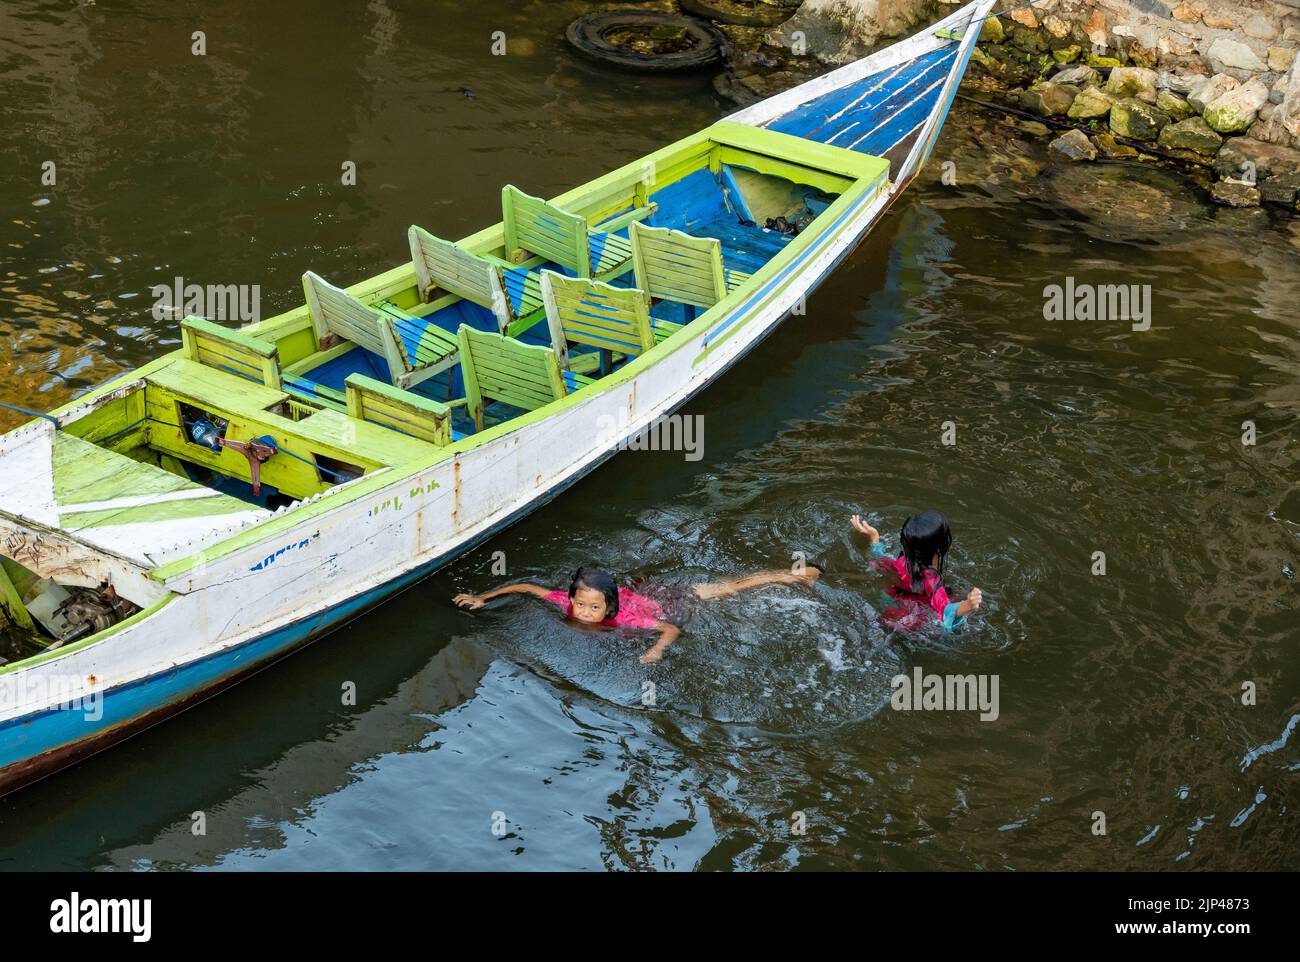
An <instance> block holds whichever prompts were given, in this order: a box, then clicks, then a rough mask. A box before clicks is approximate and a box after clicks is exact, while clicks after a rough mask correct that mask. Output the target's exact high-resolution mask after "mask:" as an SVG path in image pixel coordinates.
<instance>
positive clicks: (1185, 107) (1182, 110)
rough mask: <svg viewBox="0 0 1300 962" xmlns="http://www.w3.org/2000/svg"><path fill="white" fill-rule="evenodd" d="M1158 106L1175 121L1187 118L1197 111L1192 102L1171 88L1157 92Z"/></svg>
mask: <svg viewBox="0 0 1300 962" xmlns="http://www.w3.org/2000/svg"><path fill="white" fill-rule="evenodd" d="M1156 106H1157V107H1159V108H1160V109H1161V110H1163V111H1164V112H1165V113H1167V114H1168V115H1169V116H1170V117H1172V118H1173V119H1174V120H1175V121H1178V120H1186V119H1187V118H1188V117H1190V116H1192V115H1193V114H1195V113H1196V111H1195V110H1193V109H1192V105H1191V104H1189V103H1188V102H1187V101H1186V100H1184V99H1183V98H1182V97H1180V96H1178V94H1176V93H1174V92H1173V91H1171V90H1161V91H1160V92H1159V93H1157V94H1156Z"/></svg>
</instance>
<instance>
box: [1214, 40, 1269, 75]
mask: <svg viewBox="0 0 1300 962" xmlns="http://www.w3.org/2000/svg"><path fill="white" fill-rule="evenodd" d="M1205 55H1206V56H1207V57H1209V59H1210V66H1212V67H1213V68H1214V70H1215V72H1216V73H1222V72H1223V71H1224V70H1248V71H1250V72H1251V73H1259V72H1260V71H1261V70H1267V69H1268V64H1266V63H1264V61H1262V60H1260V59H1259V56H1258V55H1257V54H1256V53H1255V51H1253V50H1251V49H1250V47H1248V46H1246V45H1245V44H1244V43H1242V42H1241V41H1240V40H1235V39H1233V38H1232V37H1219V38H1218V39H1217V40H1215V41H1214V43H1212V44H1210V49H1209V50H1207V51H1206V54H1205Z"/></svg>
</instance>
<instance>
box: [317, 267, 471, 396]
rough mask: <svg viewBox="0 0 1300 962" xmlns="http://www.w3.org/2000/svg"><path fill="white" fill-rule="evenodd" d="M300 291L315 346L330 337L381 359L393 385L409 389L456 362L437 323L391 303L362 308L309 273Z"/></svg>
mask: <svg viewBox="0 0 1300 962" xmlns="http://www.w3.org/2000/svg"><path fill="white" fill-rule="evenodd" d="M302 286H303V290H304V291H305V292H306V295H307V308H308V310H309V311H310V312H311V322H312V326H313V327H314V328H315V330H316V343H317V344H318V345H320V346H322V347H324V346H325V342H326V339H327V338H328V337H329V335H331V334H333V335H335V336H337V337H341V338H343V339H344V340H347V341H351V342H352V343H353V344H356V345H358V346H360V347H362V348H364V349H365V350H367V351H369V352H370V353H372V354H376V355H378V356H380V357H382V358H383V359H384V360H385V361H386V362H387V363H388V371H389V374H390V375H391V377H392V381H393V384H394V385H395V386H397V387H400V388H408V387H411V386H412V385H414V384H418V383H420V382H421V381H423V380H424V379H425V378H428V377H432V376H433V375H435V374H438V373H441V372H442V371H445V370H447V368H449V367H451V366H453V365H454V364H455V363H456V351H457V350H458V347H459V344H458V342H457V340H456V337H455V336H454V335H453V334H451V333H450V332H448V331H445V330H443V329H442V328H441V327H439V326H438V325H437V324H436V323H434V322H432V321H430V320H427V319H425V318H420V317H413V316H412V315H410V314H407V313H406V312H405V311H402V310H399V309H398V308H396V307H394V306H393V305H391V304H387V303H383V304H379V305H370V304H365V303H363V302H361V301H359V300H358V299H357V298H355V297H353V296H352V295H351V294H349V293H348V292H347V291H344V290H342V289H340V288H338V287H335V286H334V285H333V284H331V283H329V282H328V281H326V280H325V279H324V278H323V277H321V276H320V275H318V274H315V273H313V272H312V271H308V272H307V273H306V274H303V275H302Z"/></svg>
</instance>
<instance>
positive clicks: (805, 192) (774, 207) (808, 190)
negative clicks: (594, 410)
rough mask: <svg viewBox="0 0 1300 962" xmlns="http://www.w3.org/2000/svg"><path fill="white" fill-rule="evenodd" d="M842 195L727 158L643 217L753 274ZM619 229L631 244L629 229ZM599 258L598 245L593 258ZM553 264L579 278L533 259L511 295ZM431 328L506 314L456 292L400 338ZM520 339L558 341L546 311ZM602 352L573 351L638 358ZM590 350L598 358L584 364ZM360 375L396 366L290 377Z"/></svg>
mask: <svg viewBox="0 0 1300 962" xmlns="http://www.w3.org/2000/svg"><path fill="white" fill-rule="evenodd" d="M834 199H835V195H833V194H828V193H825V192H823V191H821V190H818V189H817V188H815V187H810V186H807V185H800V184H795V183H793V182H791V181H786V180H782V179H781V178H777V177H772V176H768V175H763V174H758V173H756V172H754V171H747V170H744V169H739V168H735V167H733V166H732V165H728V164H724V165H722V166H721V169H720V170H719V171H718V172H716V173H715V172H713V171H710V170H709V169H707V168H702V169H700V170H696V171H694V172H692V173H690V174H688V175H686V176H685V177H682V178H681V179H680V180H676V181H674V182H672V183H670V184H668V185H667V186H665V187H663V188H661V189H659V190H656V191H654V192H652V193H650V194H649V195H648V200H649V201H650V202H651V203H653V204H654V205H656V206H655V208H654V212H653V213H652V214H650V215H649V216H647V217H645V218H644V220H642V221H641V223H644V224H645V225H646V226H647V227H655V228H662V229H669V230H674V231H680V232H681V233H683V234H686V235H689V236H690V237H694V238H709V239H714V240H717V241H718V242H719V244H720V248H721V257H722V264H723V270H724V274H725V276H726V277H728V278H730V277H731V276H732V275H733V274H734V275H735V276H736V277H742V276H743V277H747V276H749V275H752V274H754V273H756V272H758V271H759V270H761V269H762V267H763V266H764V265H766V264H767V262H768V261H770V260H771V259H772V258H773V257H774V256H775V255H776V254H777V253H779V252H780V251H781V250H782V249H783V248H784V247H785V246H786V245H787V244H789V243H790V242H791V241H792V240H793V239H794V238H795V236H796V235H797V233H798V232H799V231H800V230H801V229H803V228H804V227H806V226H807V225H808V224H809V223H811V222H812V220H813V219H815V218H816V216H818V215H819V214H821V213H822V212H823V211H825V210H826V208H827V207H828V206H829V205H830V204H831V202H833V201H834ZM756 210H757V211H758V214H757V215H756V214H755V211H756ZM759 216H761V217H762V219H763V223H761V224H760V223H759V222H758V219H757V218H758V217H759ZM611 233H612V235H613V236H615V237H618V238H620V239H622V240H624V241H625V242H628V243H629V244H630V242H631V238H630V234H631V227H630V226H626V227H621V228H619V229H618V230H616V231H613V232H611ZM596 256H597V255H596V254H595V253H594V252H593V260H595V259H596ZM631 268H632V265H631V263H628V264H627V269H626V270H624V271H623V272H622V273H619V274H617V275H615V276H611V277H609V278H607V279H606V280H605V283H608V284H609V285H611V286H613V287H616V288H624V289H634V288H635V285H636V278H635V275H634V272H633V270H632V269H631ZM544 270H545V271H554V272H555V273H558V274H561V275H563V276H565V277H576V276H578V274H577V271H575V270H574V269H573V268H572V267H571V266H568V265H565V264H560V263H557V262H555V261H550V260H539V261H536V262H533V263H529V264H528V266H527V269H526V270H523V269H519V268H514V269H513V270H509V271H507V281H508V283H507V287H508V288H510V289H509V291H508V296H509V297H510V298H511V299H512V301H515V302H518V300H519V297H520V291H521V290H522V286H523V284H524V282H525V279H526V275H528V274H532V275H534V276H536V275H539V274H540V272H541V271H544ZM511 278H513V279H514V281H515V283H514V284H513V285H512V284H510V283H509V280H510V279H511ZM700 312H701V308H700V307H698V306H695V305H690V304H684V303H679V302H676V301H672V300H669V299H666V298H665V299H655V300H653V301H652V303H651V306H650V309H649V313H650V320H651V325H652V327H653V328H655V330H656V332H658V330H659V328H660V322H667V323H668V324H669V325H672V326H674V327H680V326H684V325H685V324H688V323H689V322H690V321H692V320H694V319H695V317H697V316H698V315H699V313H700ZM431 325H433V326H436V327H438V328H439V329H441V330H442V331H445V332H446V333H447V334H452V335H454V334H455V333H456V332H458V331H459V329H460V328H461V327H462V326H467V327H470V328H472V329H474V330H478V331H484V332H494V331H497V330H498V318H497V316H496V315H495V314H494V312H493V311H492V310H491V309H489V308H488V307H485V306H483V305H480V304H477V303H473V302H471V301H469V300H467V299H464V298H457V299H454V300H453V301H452V302H451V303H448V304H445V305H443V306H439V307H438V308H437V309H436V310H433V311H431V312H429V313H427V314H424V315H423V316H420V317H419V318H418V319H414V318H413V319H412V322H411V323H408V324H406V325H400V324H399V328H398V329H399V336H400V337H401V338H402V340H403V346H404V348H405V349H406V351H407V353H408V354H410V355H414V354H415V352H416V350H417V346H418V344H419V342H420V339H421V337H422V336H423V335H424V333H425V332H426V331H427V329H428V327H429V326H431ZM512 337H514V338H515V339H516V340H518V341H519V342H521V343H524V344H531V345H537V346H540V347H553V346H554V345H553V343H552V334H551V330H550V327H549V325H548V324H547V322H546V317H545V315H544V313H539V314H537V315H536V316H534V317H533V318H532V323H531V324H526V325H522V326H521V328H520V329H519V330H518V331H513V332H512ZM600 353H601V351H600V349H599V348H597V347H594V346H591V345H584V344H575V345H570V346H569V348H568V354H569V357H570V359H571V361H573V362H575V364H574V366H575V367H578V368H582V369H583V370H585V371H586V372H588V375H589V376H588V377H587V380H590V379H593V378H596V379H598V378H599V377H600V376H604V375H608V374H610V373H613V372H614V371H617V370H619V369H620V368H621V367H623V366H624V365H625V364H627V363H629V362H630V361H631V360H632V359H633V358H632V357H631V356H628V355H620V354H617V353H615V354H613V355H612V356H610V357H606V358H601V359H600V360H599V361H597V359H596V358H595V357H592V356H593V355H600ZM584 357H586V359H587V360H588V361H590V362H592V363H590V364H584V363H583V360H582V359H583V358H584ZM355 374H361V375H365V376H367V377H370V378H374V379H376V380H379V381H383V382H386V383H392V382H393V372H392V371H391V370H390V367H389V364H388V362H387V360H386V359H385V357H384V356H382V355H380V354H378V353H376V352H375V351H372V350H367V349H366V348H365V347H363V346H360V345H357V346H354V347H353V348H352V349H351V350H348V351H346V353H343V354H338V355H333V356H329V357H328V358H327V359H325V360H323V361H321V362H320V363H319V364H317V365H315V366H310V367H306V366H299V367H298V369H297V372H296V373H295V374H294V375H291V376H290V377H291V378H292V382H291V384H292V387H293V389H294V391H295V392H297V393H300V394H302V395H303V396H304V397H305V398H315V399H318V400H322V401H326V400H328V399H329V398H332V397H335V398H336V397H337V396H338V395H339V394H341V393H342V392H343V391H344V390H345V387H346V384H347V380H348V378H349V377H350V376H352V375H355ZM565 376H566V386H567V387H569V388H570V389H571V390H573V389H577V388H578V387H580V386H582V385H581V384H580V383H578V382H576V381H575V380H574V379H573V378H572V377H570V376H569V373H568V372H565ZM406 390H407V391H409V392H411V393H413V394H415V395H418V396H419V397H422V398H426V399H428V400H431V401H435V402H441V403H448V402H451V401H453V400H455V399H457V398H462V397H464V396H465V393H466V385H465V382H464V374H463V370H462V366H461V365H459V364H456V365H454V366H452V367H449V368H448V369H447V370H445V371H442V372H440V373H438V374H436V375H433V376H431V377H429V378H427V379H424V380H421V381H420V382H419V383H418V384H415V385H413V386H410V387H407V388H406ZM485 400H486V399H485ZM521 413H524V412H523V410H522V409H520V408H518V407H516V406H514V405H511V404H509V403H507V402H504V401H499V400H486V403H485V407H484V420H485V423H486V424H489V425H490V424H498V423H501V422H503V421H507V420H509V419H511V418H513V417H516V416H518V415H519V414H521ZM451 417H452V438H453V440H459V439H460V438H463V437H466V436H468V435H469V434H471V433H473V432H474V430H475V426H474V424H473V423H471V421H470V418H469V416H468V414H467V413H466V412H465V411H464V410H463V409H456V410H453V412H452V414H451Z"/></svg>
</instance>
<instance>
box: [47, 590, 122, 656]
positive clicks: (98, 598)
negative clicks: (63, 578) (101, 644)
mask: <svg viewBox="0 0 1300 962" xmlns="http://www.w3.org/2000/svg"><path fill="white" fill-rule="evenodd" d="M139 610H140V608H139V606H137V605H135V604H132V603H131V602H129V601H127V600H126V599H125V598H122V597H119V596H118V593H117V592H116V591H115V590H113V586H112V585H110V584H108V583H107V582H105V583H104V584H102V585H100V586H99V590H98V591H96V590H95V589H94V588H73V589H72V592H71V595H70V596H69V597H68V598H67V600H65V601H64V602H63V603H62V604H60V605H59V607H58V608H57V609H56V614H58V615H59V616H61V617H62V619H63V620H64V622H65V623H66V624H67V625H68V628H69V633H68V634H66V635H65V636H64V637H63V639H62V641H65V642H66V641H70V640H72V639H73V638H84V637H85V636H86V635H93V634H95V633H96V632H100V631H103V630H104V629H105V628H111V627H113V625H115V624H117V623H118V622H119V621H121V620H122V619H124V618H129V617H130V616H131V615H133V614H135V613H136V612H137V611H139Z"/></svg>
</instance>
